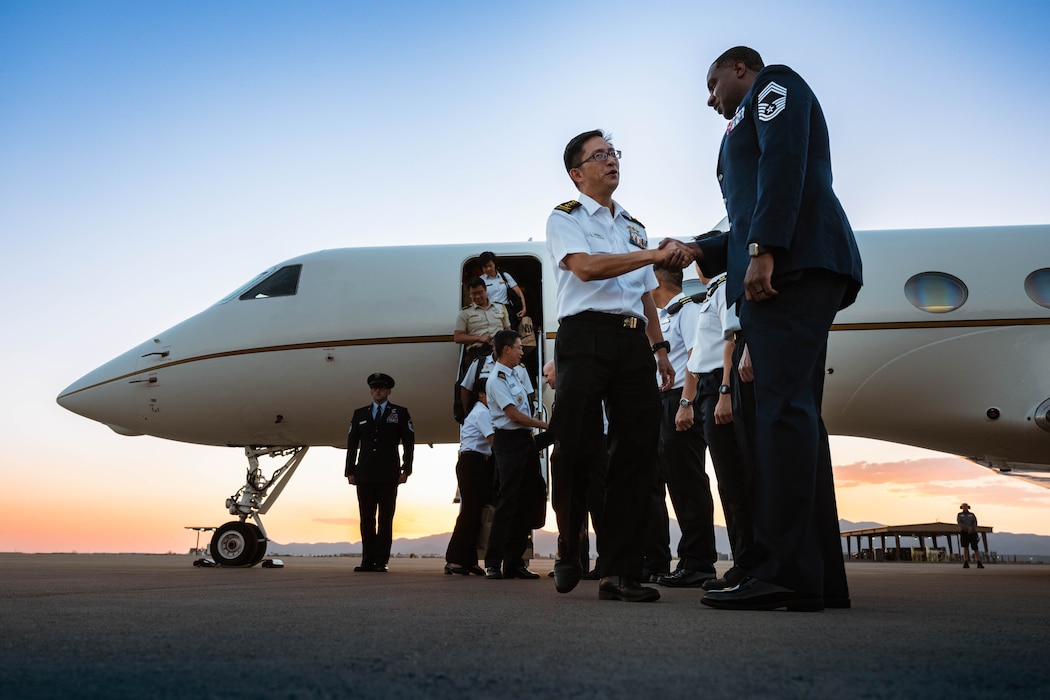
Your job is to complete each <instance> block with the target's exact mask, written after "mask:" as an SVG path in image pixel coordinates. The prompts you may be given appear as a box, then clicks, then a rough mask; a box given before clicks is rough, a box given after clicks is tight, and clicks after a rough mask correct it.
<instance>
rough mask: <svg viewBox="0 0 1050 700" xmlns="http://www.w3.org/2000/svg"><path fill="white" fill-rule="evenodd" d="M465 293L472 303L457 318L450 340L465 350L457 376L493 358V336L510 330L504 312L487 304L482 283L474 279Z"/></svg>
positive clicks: (504, 308) (486, 295)
mask: <svg viewBox="0 0 1050 700" xmlns="http://www.w3.org/2000/svg"><path fill="white" fill-rule="evenodd" d="M467 290H468V292H469V293H470V302H471V303H470V304H469V305H467V306H464V307H463V308H462V309H460V311H459V316H457V317H456V329H455V331H453V333H452V339H453V340H455V341H456V342H457V343H459V344H460V345H466V346H467V351H466V352H465V353H464V357H463V363H462V364H461V365H460V375H462V373H463V369H464V368H466V367H468V366H470V363H471V362H473V361H474V360H476V359H477V358H479V357H485V356H486V355H490V354H492V336H494V335H495V334H496V333H498V332H499V331H502V330H505V329H509V328H510V321H509V320H508V318H507V308H506V307H505V306H503V304H495V303H492V302H490V301H489V297H488V292H487V291H486V287H485V281H484V280H483V279H481V278H480V277H475V278H474V279H472V280H470V282H469V283H468V284H467Z"/></svg>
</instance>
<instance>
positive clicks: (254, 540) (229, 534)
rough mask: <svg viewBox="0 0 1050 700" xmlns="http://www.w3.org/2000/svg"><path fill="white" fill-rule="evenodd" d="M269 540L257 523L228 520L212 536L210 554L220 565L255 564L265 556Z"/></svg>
mask: <svg viewBox="0 0 1050 700" xmlns="http://www.w3.org/2000/svg"><path fill="white" fill-rule="evenodd" d="M269 542H270V541H269V540H268V539H267V538H266V537H264V536H263V533H262V529H261V528H260V527H259V526H258V525H255V524H254V523H247V522H240V521H236V522H230V523H226V524H225V525H223V526H222V527H220V528H218V529H217V530H216V531H215V534H214V535H213V536H212V538H211V555H212V557H213V558H214V559H215V562H216V563H217V564H219V565H221V566H255V565H256V564H258V563H259V562H260V561H262V559H263V557H264V556H266V546H267V545H268V544H269Z"/></svg>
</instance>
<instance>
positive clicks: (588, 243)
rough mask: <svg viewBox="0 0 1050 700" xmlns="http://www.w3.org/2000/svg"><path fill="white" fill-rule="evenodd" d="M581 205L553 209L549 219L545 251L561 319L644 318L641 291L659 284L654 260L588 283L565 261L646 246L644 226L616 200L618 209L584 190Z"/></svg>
mask: <svg viewBox="0 0 1050 700" xmlns="http://www.w3.org/2000/svg"><path fill="white" fill-rule="evenodd" d="M578 201H579V204H580V206H577V207H574V208H572V209H571V211H565V210H564V209H567V208H569V207H568V206H566V207H564V208H555V210H554V211H553V212H551V215H550V216H549V217H548V218H547V250H548V252H549V253H550V256H551V259H552V260H553V262H554V278H555V281H556V282H557V284H558V321H561V320H562V319H563V318H566V317H568V316H574V315H576V314H578V313H580V312H582V311H600V312H603V313H609V314H617V315H622V316H634V317H636V318H638V319H640V320H641V321H643V322H644V321H645V320H646V317H645V309H644V307H643V305H642V295H643V294H645V293H646V292H648V291H649V290H651V289H655V288H656V286H657V281H656V275H655V274H654V273H653V266H652V265H645V266H644V267H640V268H638V269H637V270H633V271H631V272H627V273H625V274H622V275H619V276H618V277H612V278H610V279H606V280H591V281H589V282H584V281H583V280H581V279H580V278H579V277H577V276H576V275H574V274H573V273H572V271H571V270H569V268H567V267H566V266H565V262H564V261H565V257H566V256H568V255H571V254H572V253H588V254H592V255H593V254H600V253H630V252H635V251H639V250H645V249H646V248H648V246H649V239H648V238H647V236H646V233H645V227H644V226H642V225H641V224H640V223H639V222H638V221H636V220H634V219H632V218H631V217H630V215H629V214H628V213H627V212H626V211H624V209H623V208H622V207H621V206H620V205H619V203H617V202H615V201H614V202H613V209H614V210H615V214H614V213H612V212H610V211H609V209H608V207H603V206H602V205H600V204H598V202H596V201H594V199H592V198H590V197H588V196H587V195H585V194H583V193H582V192H581V193H579V196H578Z"/></svg>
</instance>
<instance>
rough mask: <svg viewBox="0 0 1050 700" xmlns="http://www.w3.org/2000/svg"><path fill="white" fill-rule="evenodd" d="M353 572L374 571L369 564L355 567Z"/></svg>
mask: <svg viewBox="0 0 1050 700" xmlns="http://www.w3.org/2000/svg"><path fill="white" fill-rule="evenodd" d="M354 571H356V572H357V573H361V572H362V571H375V567H374V566H372V565H371V564H361V565H360V566H355V567H354Z"/></svg>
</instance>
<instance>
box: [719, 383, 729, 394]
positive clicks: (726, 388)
mask: <svg viewBox="0 0 1050 700" xmlns="http://www.w3.org/2000/svg"><path fill="white" fill-rule="evenodd" d="M718 393H719V394H728V393H729V386H728V385H726V384H723V385H722V386H720V387H718Z"/></svg>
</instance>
